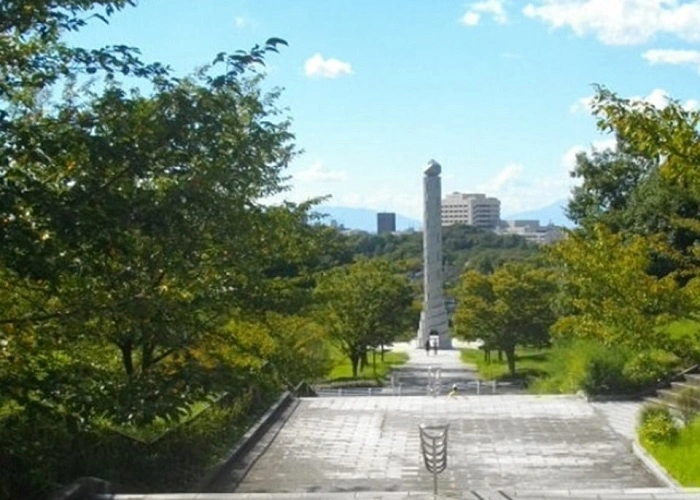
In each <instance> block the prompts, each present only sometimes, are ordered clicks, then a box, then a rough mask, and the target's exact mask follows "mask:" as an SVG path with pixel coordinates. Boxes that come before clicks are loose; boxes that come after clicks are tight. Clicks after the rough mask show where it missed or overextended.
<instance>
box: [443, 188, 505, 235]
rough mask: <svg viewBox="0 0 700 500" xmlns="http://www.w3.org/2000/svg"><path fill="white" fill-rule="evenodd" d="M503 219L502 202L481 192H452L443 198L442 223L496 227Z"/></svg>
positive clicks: (447, 224) (444, 224)
mask: <svg viewBox="0 0 700 500" xmlns="http://www.w3.org/2000/svg"><path fill="white" fill-rule="evenodd" d="M500 220H501V202H500V201H499V200H498V198H491V197H487V196H486V195H485V194H481V193H452V194H448V195H447V196H445V197H444V198H443V199H442V225H443V226H451V225H453V224H468V225H470V226H475V227H482V228H495V227H497V226H498V224H499V222H500Z"/></svg>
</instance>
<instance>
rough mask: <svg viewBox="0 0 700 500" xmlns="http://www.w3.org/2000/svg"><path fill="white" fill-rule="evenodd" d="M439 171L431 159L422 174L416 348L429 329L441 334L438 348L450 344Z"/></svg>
mask: <svg viewBox="0 0 700 500" xmlns="http://www.w3.org/2000/svg"><path fill="white" fill-rule="evenodd" d="M441 172H442V167H441V166H440V164H439V163H438V162H436V161H435V160H430V161H429V162H428V168H427V169H426V170H425V172H424V176H423V311H422V312H421V314H420V326H419V327H418V336H417V342H418V347H419V348H422V347H423V346H424V345H425V341H426V340H428V338H429V336H430V334H431V332H437V333H438V335H439V336H440V348H441V349H450V348H451V347H452V340H451V339H450V333H449V331H448V328H447V311H446V310H445V298H444V296H443V290H442V288H443V276H442V217H441V212H442V209H441V202H442V193H441V191H442V189H441V179H440V173H441Z"/></svg>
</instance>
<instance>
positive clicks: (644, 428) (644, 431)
mask: <svg viewBox="0 0 700 500" xmlns="http://www.w3.org/2000/svg"><path fill="white" fill-rule="evenodd" d="M647 408H648V407H647ZM640 420H641V425H640V427H639V438H640V440H641V441H642V443H651V444H659V443H672V442H673V441H675V440H676V439H677V438H678V427H676V424H675V423H674V421H673V417H672V416H671V412H670V411H669V409H668V408H666V407H665V406H657V407H656V408H654V409H653V410H650V409H646V410H645V411H644V412H643V413H642V416H641V418H640Z"/></svg>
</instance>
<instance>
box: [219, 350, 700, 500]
mask: <svg viewBox="0 0 700 500" xmlns="http://www.w3.org/2000/svg"><path fill="white" fill-rule="evenodd" d="M394 349H395V350H402V349H403V350H406V351H407V352H409V353H410V355H411V358H410V360H409V362H408V363H406V365H404V366H403V367H401V368H400V369H399V370H397V374H398V377H399V380H400V382H401V383H402V384H406V385H411V384H413V385H414V386H416V387H420V386H422V387H425V385H426V382H427V370H428V367H429V366H430V367H440V368H441V370H442V373H443V382H444V384H443V385H444V386H445V388H446V391H445V392H447V390H449V387H450V386H451V385H452V384H453V383H456V384H457V385H458V386H459V384H466V383H469V382H470V381H473V380H474V379H475V372H474V370H473V369H472V368H470V367H468V366H466V365H463V364H462V363H461V362H460V360H459V351H458V350H441V351H438V355H437V356H434V355H433V354H432V353H431V354H430V355H426V353H425V351H424V350H422V349H415V348H412V347H411V346H409V345H396V346H394ZM638 409H639V404H637V403H589V402H587V401H585V400H583V399H581V398H579V397H576V396H531V395H484V396H475V395H466V394H464V393H458V395H457V397H449V396H448V395H447V394H445V393H443V394H441V395H439V396H437V397H431V396H364V397H353V398H344V397H328V398H308V399H302V400H300V403H299V405H298V406H297V407H296V409H295V410H294V413H293V414H292V415H291V417H290V418H289V420H287V421H286V422H285V423H284V425H283V426H282V428H281V429H280V430H279V433H278V434H277V435H276V437H275V438H274V439H272V440H270V442H269V445H268V446H267V447H266V449H265V450H264V452H263V453H262V454H261V455H260V456H258V457H256V459H255V462H254V465H253V466H252V468H251V469H250V471H249V472H248V474H247V475H246V476H245V477H244V478H243V480H242V482H240V484H238V487H237V488H236V487H235V484H236V482H234V481H231V483H230V485H229V487H228V490H227V489H226V486H225V485H224V489H223V491H233V490H235V492H236V497H238V498H245V497H239V496H238V495H239V494H240V495H243V494H249V495H250V498H251V499H253V498H264V497H262V496H259V495H258V494H265V493H266V494H268V495H270V496H269V498H280V499H281V498H290V499H291V498H302V497H303V498H307V497H308V498H311V496H313V495H319V496H318V497H317V498H324V495H325V498H386V499H390V498H391V499H399V498H423V497H424V496H425V494H426V493H427V492H429V491H431V489H432V479H431V476H430V475H429V474H428V473H427V472H426V471H425V470H424V467H423V465H422V462H421V456H420V450H419V437H418V425H419V424H421V423H428V424H436V423H437V424H449V425H450V430H449V446H448V468H447V470H446V471H445V472H444V473H443V474H442V475H441V476H440V479H439V485H440V489H441V491H443V492H444V493H445V494H446V495H447V497H448V498H482V499H488V498H503V499H508V498H522V499H526V498H527V499H535V498H598V495H600V494H601V492H602V491H603V490H605V491H606V492H607V496H604V497H603V496H601V497H600V498H640V499H641V498H673V499H679V498H693V496H687V497H684V496H678V495H677V494H678V492H675V491H674V490H672V489H669V488H666V487H665V485H664V484H662V483H660V482H659V480H658V479H657V478H656V477H655V476H653V475H652V474H651V473H650V472H649V471H648V470H647V469H646V468H645V467H644V466H643V465H642V463H641V462H640V461H639V460H638V459H637V457H636V456H635V455H634V454H633V453H632V451H631V440H632V438H633V436H634V425H635V423H634V422H635V419H636V413H637V411H638ZM382 492H383V493H382ZM407 492H413V493H407ZM502 492H509V493H502ZM512 492H517V494H516V493H512ZM528 492H529V493H528ZM546 492H555V493H556V495H549V496H547V493H546ZM284 495H288V496H284ZM303 495H307V497H305V496H303ZM465 495H467V496H465ZM468 495H471V496H468ZM494 495H495V496H494ZM499 495H500V496H499ZM528 495H529V496H528ZM664 495H666V496H664ZM688 495H690V494H688ZM699 496H700V495H699ZM314 498H316V497H314Z"/></svg>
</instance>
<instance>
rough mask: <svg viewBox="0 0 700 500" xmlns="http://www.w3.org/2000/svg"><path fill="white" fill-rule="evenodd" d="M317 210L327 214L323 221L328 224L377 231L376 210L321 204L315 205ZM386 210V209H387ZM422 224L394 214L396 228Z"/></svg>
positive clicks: (412, 227)
mask: <svg viewBox="0 0 700 500" xmlns="http://www.w3.org/2000/svg"><path fill="white" fill-rule="evenodd" d="M316 211H317V212H320V213H323V214H327V216H326V218H325V219H324V222H326V223H328V224H330V223H331V221H335V222H337V223H338V224H339V225H342V226H343V227H345V228H347V229H359V230H360V231H367V232H368V233H376V232H377V212H376V211H375V210H370V209H368V208H354V207H331V206H325V205H322V206H320V207H317V209H316ZM387 211H388V210H387ZM422 225H423V224H422V223H421V222H420V221H419V220H416V219H411V218H409V217H405V216H403V215H401V214H396V230H397V231H406V230H407V229H416V230H418V229H420V228H421V226H422Z"/></svg>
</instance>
